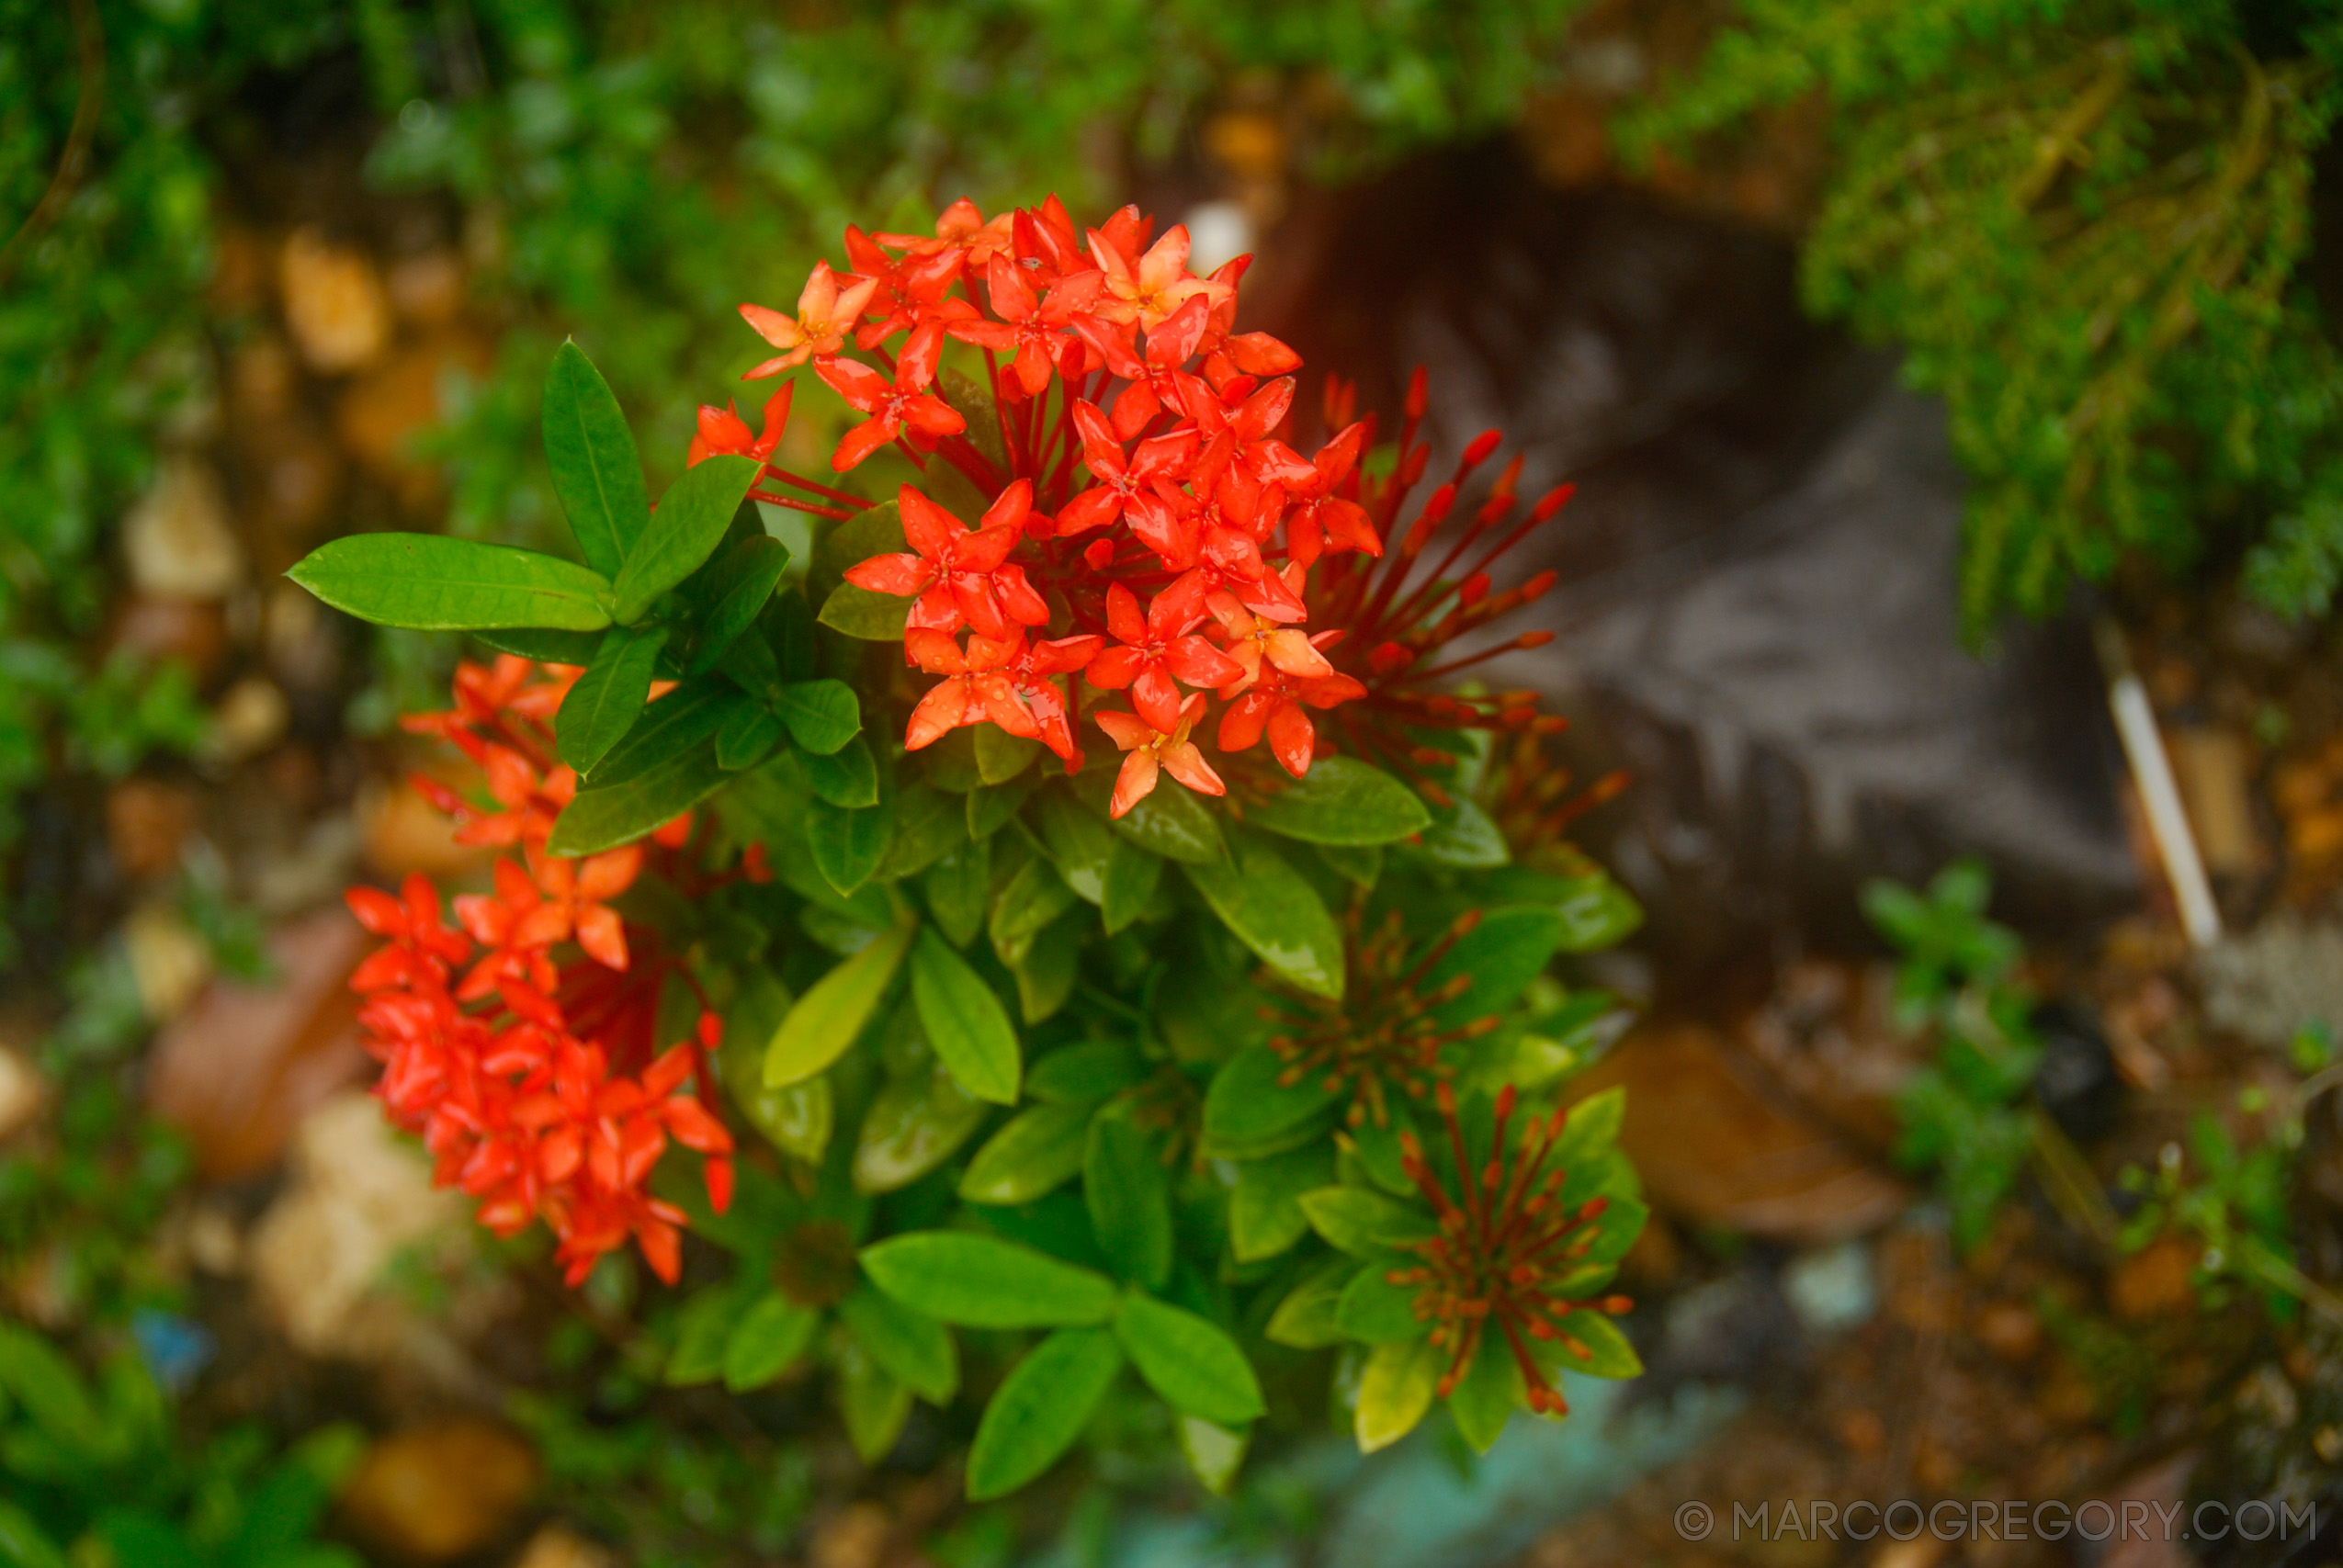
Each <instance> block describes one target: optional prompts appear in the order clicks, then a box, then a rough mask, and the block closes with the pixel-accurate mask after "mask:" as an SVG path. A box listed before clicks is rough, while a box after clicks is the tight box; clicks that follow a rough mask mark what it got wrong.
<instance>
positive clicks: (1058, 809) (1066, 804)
mask: <svg viewBox="0 0 2343 1568" xmlns="http://www.w3.org/2000/svg"><path fill="white" fill-rule="evenodd" d="M1028 820H1030V821H1032V822H1033V823H1034V824H1035V825H1036V827H1037V828H1039V829H1041V841H1042V843H1043V845H1044V846H1045V847H1047V850H1048V851H1049V858H1050V859H1051V860H1052V861H1055V862H1056V863H1057V865H1058V875H1060V876H1062V877H1064V878H1065V879H1066V886H1069V887H1070V888H1072V889H1073V890H1074V892H1075V894H1076V896H1077V897H1081V898H1084V899H1087V900H1088V901H1090V902H1091V903H1092V904H1104V902H1105V901H1106V867H1107V863H1108V861H1109V860H1110V859H1111V858H1112V857H1113V855H1114V852H1115V846H1116V845H1117V844H1118V843H1124V842H1125V840H1118V839H1116V838H1115V835H1114V834H1113V833H1112V832H1109V831H1108V830H1107V827H1106V824H1105V823H1104V822H1102V821H1100V820H1099V818H1098V816H1097V814H1096V813H1095V812H1093V811H1091V810H1089V809H1088V808H1087V807H1084V806H1082V805H1081V803H1080V802H1079V801H1077V800H1076V799H1075V798H1074V797H1073V795H1072V793H1071V792H1070V791H1069V790H1067V789H1065V788H1064V787H1063V786H1061V785H1057V784H1053V785H1051V786H1049V787H1048V788H1047V789H1044V790H1042V791H1041V792H1040V793H1039V794H1037V795H1035V796H1034V801H1033V812H1032V815H1031V817H1030V818H1028ZM1128 852H1129V853H1132V854H1141V853H1143V852H1141V851H1138V850H1136V849H1132V850H1128Z"/></svg>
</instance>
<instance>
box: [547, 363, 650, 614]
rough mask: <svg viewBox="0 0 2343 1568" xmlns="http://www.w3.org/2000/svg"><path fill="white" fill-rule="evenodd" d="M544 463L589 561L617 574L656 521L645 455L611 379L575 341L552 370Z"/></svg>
mask: <svg viewBox="0 0 2343 1568" xmlns="http://www.w3.org/2000/svg"><path fill="white" fill-rule="evenodd" d="M543 429H544V433H545V463H546V467H547V468H549V469H551V470H552V474H553V493H554V494H555V495H556V496H557V497H559V498H560V502H561V511H562V513H563V514H564V515H565V516H567V517H568V518H569V520H570V532H571V534H572V535H573V536H575V537H576V539H577V541H578V549H579V551H580V552H581V553H582V554H583V555H584V557H585V558H586V562H587V564H588V565H590V566H592V567H593V568H594V570H596V571H598V572H600V573H602V574H603V575H604V576H605V577H616V576H617V575H618V572H619V570H620V569H621V568H622V567H623V566H624V565H625V564H626V559H627V555H628V551H629V550H631V549H633V548H634V544H635V541H636V540H637V539H639V538H640V537H641V536H642V532H643V529H644V528H645V526H646V525H649V523H650V521H651V500H650V497H649V496H648V494H646V492H645V491H644V490H643V482H642V461H641V459H640V457H637V456H636V453H635V438H634V436H633V435H632V434H630V433H628V429H627V416H626V415H625V414H624V413H622V412H619V409H618V400H617V398H615V397H613V396H611V395H610V384H609V383H608V382H606V381H605V380H604V379H603V378H602V372H601V371H599V370H597V369H595V368H594V362H593V361H592V360H590V359H588V358H587V357H586V356H585V353H584V351H583V349H581V348H579V347H578V345H577V344H575V343H572V342H564V343H563V344H561V346H560V348H558V349H555V350H554V351H553V363H552V364H551V365H550V366H549V367H547V368H546V372H545V405H544V417H543Z"/></svg>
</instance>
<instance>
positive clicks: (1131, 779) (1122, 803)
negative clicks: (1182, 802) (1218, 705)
mask: <svg viewBox="0 0 2343 1568" xmlns="http://www.w3.org/2000/svg"><path fill="white" fill-rule="evenodd" d="M1203 716H1204V694H1203V693H1201V692H1198V693H1197V694H1194V696H1192V697H1190V698H1189V699H1188V702H1187V705H1186V706H1185V707H1183V708H1182V709H1181V710H1180V722H1179V725H1178V727H1177V728H1174V729H1173V730H1172V731H1171V733H1170V734H1169V735H1167V734H1165V733H1164V732H1163V731H1162V730H1160V729H1158V728H1155V726H1153V725H1151V724H1149V723H1148V722H1147V721H1146V720H1145V719H1142V718H1140V717H1138V716H1136V715H1134V714H1127V713H1120V712H1117V711H1115V709H1112V708H1109V709H1106V710H1105V711H1104V712H1102V713H1100V714H1098V715H1097V719H1098V727H1099V728H1101V729H1104V731H1106V735H1107V739H1111V740H1113V741H1114V742H1115V745H1117V746H1119V747H1121V748H1122V749H1123V753H1124V756H1123V768H1122V771H1121V772H1120V773H1117V774H1115V801H1114V807H1113V809H1112V810H1111V811H1110V812H1109V813H1108V815H1110V816H1114V817H1120V816H1122V815H1123V813H1125V812H1126V811H1128V810H1129V809H1130V808H1131V807H1134V806H1137V805H1138V803H1139V802H1140V801H1142V800H1145V799H1146V798H1147V797H1148V796H1149V795H1152V794H1154V793H1155V781H1156V775H1157V773H1159V772H1161V773H1170V774H1171V776H1172V777H1173V778H1175V779H1178V780H1179V781H1180V782H1181V783H1182V784H1185V785H1187V786H1188V787H1189V788H1190V789H1192V790H1194V791H1195V792H1196V793H1197V794H1198V795H1226V794H1228V785H1226V784H1222V783H1221V782H1220V775H1219V774H1218V773H1214V772H1213V771H1212V764H1211V763H1209V762H1207V761H1205V760H1204V753H1203V752H1201V751H1199V750H1196V748H1195V744H1194V742H1193V741H1191V740H1190V739H1188V732H1189V731H1190V730H1192V729H1194V728H1195V727H1196V720H1198V719H1200V718H1202V717H1203Z"/></svg>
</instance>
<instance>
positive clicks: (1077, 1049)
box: [1025, 1040, 1147, 1105]
mask: <svg viewBox="0 0 2343 1568" xmlns="http://www.w3.org/2000/svg"><path fill="white" fill-rule="evenodd" d="M1146 1078H1147V1063H1146V1062H1145V1061H1143V1060H1141V1059H1140V1057H1139V1055H1138V1052H1136V1051H1134V1050H1132V1049H1131V1048H1130V1047H1129V1046H1128V1045H1122V1044H1117V1043H1115V1042H1113V1041H1109V1040H1094V1041H1091V1042H1089V1043H1086V1044H1081V1045H1068V1046H1064V1047H1062V1048H1060V1049H1058V1050H1056V1051H1052V1052H1050V1053H1049V1054H1048V1055H1046V1056H1044V1057H1042V1058H1041V1060H1039V1061H1037V1062H1036V1063H1035V1064H1034V1065H1033V1066H1032V1068H1031V1069H1030V1070H1029V1071H1027V1072H1026V1074H1025V1093H1026V1094H1028V1095H1030V1096H1032V1097H1033V1098H1034V1099H1036V1100H1044V1101H1046V1102H1047V1103H1049V1104H1051V1105H1095V1104H1097V1103H1098V1102H1099V1101H1100V1100H1104V1099H1105V1098H1106V1097H1107V1096H1109V1095H1112V1094H1119V1093H1121V1092H1122V1091H1123V1090H1125V1089H1129V1088H1131V1087H1132V1086H1133V1085H1135V1084H1138V1083H1141V1082H1144V1081H1145V1080H1146Z"/></svg>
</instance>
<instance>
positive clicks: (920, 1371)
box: [838, 1285, 960, 1405]
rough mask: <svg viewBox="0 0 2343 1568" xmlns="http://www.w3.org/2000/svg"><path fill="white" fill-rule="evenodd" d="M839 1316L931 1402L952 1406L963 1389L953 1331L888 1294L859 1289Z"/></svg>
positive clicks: (872, 1354)
mask: <svg viewBox="0 0 2343 1568" xmlns="http://www.w3.org/2000/svg"><path fill="white" fill-rule="evenodd" d="M838 1316H839V1318H840V1320H841V1321H843V1323H844V1324H845V1325H846V1326H847V1328H848V1329H850V1330H851V1331H852V1332H853V1334H854V1336H855V1338H856V1339H857V1340H859V1341H861V1343H862V1348H864V1349H865V1350H866V1351H867V1352H868V1353H869V1355H870V1359H872V1360H874V1361H876V1362H877V1363H878V1364H879V1365H880V1366H881V1367H883V1368H885V1369H886V1370H887V1371H889V1372H890V1373H892V1374H893V1375H894V1376H895V1377H897V1378H899V1379H900V1380H901V1381H902V1382H903V1384H904V1385H905V1386H906V1387H908V1388H909V1389H911V1392H912V1393H916V1394H918V1395H919V1396H920V1397H921V1398H922V1399H924V1400H926V1401H927V1402H928V1403H929V1404H939V1405H940V1404H950V1403H951V1402H952V1396H953V1394H955V1393H958V1392H959V1388H960V1352H959V1348H958V1347H957V1346H956V1345H955V1344H954V1343H953V1339H952V1331H951V1330H950V1329H948V1328H946V1327H945V1326H944V1325H942V1324H940V1323H938V1322H936V1321H935V1319H934V1318H932V1317H930V1316H928V1315H927V1314H925V1313H923V1312H917V1311H914V1310H913V1309H911V1307H907V1306H905V1305H904V1304H903V1303H900V1302H899V1301H897V1300H896V1299H895V1298H894V1297H892V1296H890V1295H888V1294H887V1293H886V1292H883V1291H878V1290H874V1289H872V1288H871V1287H870V1286H868V1285H857V1286H855V1290H854V1292H853V1293H852V1294H851V1295H849V1296H847V1298H846V1299H845V1300H844V1301H843V1302H841V1303H838Z"/></svg>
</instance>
